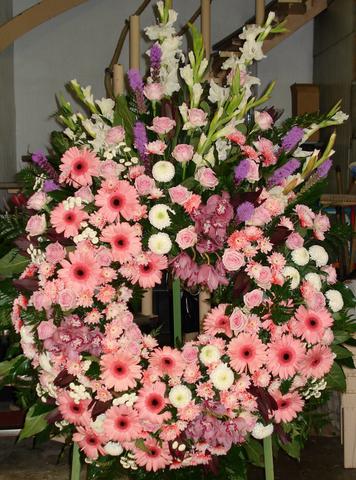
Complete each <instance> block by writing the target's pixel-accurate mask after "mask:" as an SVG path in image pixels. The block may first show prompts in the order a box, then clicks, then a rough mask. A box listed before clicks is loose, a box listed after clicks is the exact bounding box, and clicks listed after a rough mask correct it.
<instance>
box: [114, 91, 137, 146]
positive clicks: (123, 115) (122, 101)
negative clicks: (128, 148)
mask: <svg viewBox="0 0 356 480" xmlns="http://www.w3.org/2000/svg"><path fill="white" fill-rule="evenodd" d="M134 122H135V115H134V114H133V113H132V112H131V111H130V110H129V107H128V105H127V100H126V96H125V95H120V96H118V97H117V98H116V105H115V112H114V122H113V124H114V125H122V126H123V127H124V128H125V133H126V143H127V144H128V145H132V142H133V127H134Z"/></svg>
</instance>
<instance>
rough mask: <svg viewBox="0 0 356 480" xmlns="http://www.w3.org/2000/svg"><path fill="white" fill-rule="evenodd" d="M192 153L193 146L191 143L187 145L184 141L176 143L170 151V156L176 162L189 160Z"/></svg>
mask: <svg viewBox="0 0 356 480" xmlns="http://www.w3.org/2000/svg"><path fill="white" fill-rule="evenodd" d="M193 155H194V148H193V147H192V145H187V144H186V143H180V144H178V145H176V147H175V148H174V150H173V152H172V157H173V158H174V159H175V160H177V162H189V161H190V160H191V159H192V158H193Z"/></svg>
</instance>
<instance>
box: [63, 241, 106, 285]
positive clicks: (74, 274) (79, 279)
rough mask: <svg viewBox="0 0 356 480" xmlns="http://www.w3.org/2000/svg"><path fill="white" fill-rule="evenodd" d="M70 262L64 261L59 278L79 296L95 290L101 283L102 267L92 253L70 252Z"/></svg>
mask: <svg viewBox="0 0 356 480" xmlns="http://www.w3.org/2000/svg"><path fill="white" fill-rule="evenodd" d="M68 256H69V261H68V260H62V262H61V264H62V268H61V269H60V270H59V271H58V276H59V277H60V278H61V279H62V280H63V281H64V282H65V283H66V284H67V287H68V288H71V289H73V291H74V292H75V293H77V294H80V293H82V292H88V291H92V290H94V289H95V287H96V286H97V285H98V283H99V282H100V278H101V277H100V267H99V264H98V262H97V260H96V259H95V258H94V255H93V254H92V253H90V252H84V251H79V250H77V251H74V252H69V254H68Z"/></svg>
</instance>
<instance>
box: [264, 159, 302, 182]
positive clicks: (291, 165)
mask: <svg viewBox="0 0 356 480" xmlns="http://www.w3.org/2000/svg"><path fill="white" fill-rule="evenodd" d="M299 167H300V161H299V160H297V159H296V158H291V159H290V160H288V162H287V163H286V164H284V165H282V166H281V167H279V168H277V169H276V170H275V171H274V173H273V175H272V176H271V177H270V178H269V180H268V183H269V185H271V186H274V185H280V184H281V183H282V182H283V180H284V179H285V178H287V177H289V175H292V174H293V173H294V172H295V171H296V170H298V168H299Z"/></svg>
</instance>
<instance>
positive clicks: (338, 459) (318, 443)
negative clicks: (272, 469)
mask: <svg viewBox="0 0 356 480" xmlns="http://www.w3.org/2000/svg"><path fill="white" fill-rule="evenodd" d="M60 450H61V445H60V444H58V443H54V442H51V443H48V444H45V445H44V446H42V447H38V448H36V449H32V442H31V441H24V442H22V443H21V444H19V445H15V444H14V439H11V438H7V439H5V438H0V480H24V479H25V480H68V479H69V468H68V465H67V464H66V462H65V461H64V460H62V461H59V462H58V455H59V453H60ZM342 455H343V454H342V447H341V445H340V442H339V439H338V438H313V439H312V440H310V442H309V443H308V445H307V447H306V449H305V451H304V453H303V456H302V460H301V462H300V463H298V462H295V461H293V460H291V459H289V458H287V457H285V456H283V455H281V456H280V458H279V459H278V461H277V462H276V480H316V474H317V475H318V476H320V479H322V480H355V479H356V469H355V470H344V469H343V468H342ZM263 478H264V475H263V471H262V470H251V472H250V475H249V480H262V479H263Z"/></svg>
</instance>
